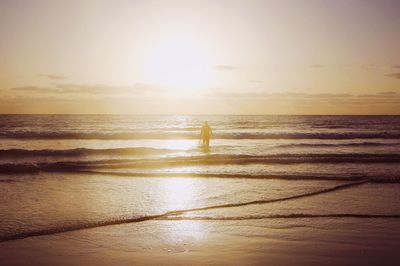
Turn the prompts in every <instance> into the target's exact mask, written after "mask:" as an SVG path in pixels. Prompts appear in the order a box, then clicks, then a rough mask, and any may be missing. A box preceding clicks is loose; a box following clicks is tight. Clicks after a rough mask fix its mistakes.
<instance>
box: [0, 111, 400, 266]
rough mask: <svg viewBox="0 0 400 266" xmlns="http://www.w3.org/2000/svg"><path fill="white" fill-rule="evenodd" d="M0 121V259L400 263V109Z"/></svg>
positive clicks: (44, 261) (24, 261)
mask: <svg viewBox="0 0 400 266" xmlns="http://www.w3.org/2000/svg"><path fill="white" fill-rule="evenodd" d="M0 120H1V122H2V123H1V125H2V131H1V134H0V135H1V136H0V137H1V140H2V141H1V144H0V145H1V146H0V149H1V150H0V163H1V165H0V172H1V174H0V192H1V193H0V200H1V202H2V204H1V206H0V217H1V219H0V260H1V262H2V263H1V264H4V265H54V264H57V265H88V264H95V263H96V264H99V265H110V264H115V265H127V264H130V265H131V264H135V265H155V264H159V265H189V264H190V265H221V264H231V265H265V264H271V265H397V264H398V263H399V262H400V256H399V254H398V252H397V250H398V247H399V243H400V233H399V230H398V229H399V228H400V211H399V210H400V193H399V191H400V190H399V189H400V183H399V177H400V175H399V173H400V166H399V162H400V156H399V155H400V141H399V138H398V136H400V128H399V127H398V124H399V122H400V117H399V116H161V117H160V116H139V117H137V116H100V115H99V116H17V115H14V116H13V115H1V116H0ZM203 121H209V124H210V126H211V127H212V129H213V137H212V139H211V146H210V149H207V150H205V149H203V148H202V147H201V146H199V130H200V126H201V124H202V122H203Z"/></svg>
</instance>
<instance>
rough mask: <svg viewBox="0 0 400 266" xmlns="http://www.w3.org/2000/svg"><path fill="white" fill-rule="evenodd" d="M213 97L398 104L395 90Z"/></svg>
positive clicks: (232, 94) (272, 100) (277, 100)
mask: <svg viewBox="0 0 400 266" xmlns="http://www.w3.org/2000/svg"><path fill="white" fill-rule="evenodd" d="M214 97H218V98H223V99H227V100H229V99H232V100H233V99H234V100H239V99H244V100H246V101H255V102H257V101H263V102H265V103H267V102H294V103H295V102H297V103H303V104H315V105H318V104H321V103H322V104H323V103H326V104H335V105H336V104H339V105H340V104H345V105H348V104H350V105H351V104H353V105H374V104H400V94H398V93H396V92H390V91H389V92H379V93H373V94H346V93H296V92H284V93H262V92H261V93H258V92H249V93H219V94H216V95H214Z"/></svg>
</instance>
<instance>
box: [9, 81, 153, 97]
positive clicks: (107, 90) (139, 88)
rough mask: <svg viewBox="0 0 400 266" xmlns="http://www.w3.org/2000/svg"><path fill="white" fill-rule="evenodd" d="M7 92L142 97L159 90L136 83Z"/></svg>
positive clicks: (31, 88) (70, 85)
mask: <svg viewBox="0 0 400 266" xmlns="http://www.w3.org/2000/svg"><path fill="white" fill-rule="evenodd" d="M8 91H14V92H18V91H19V92H32V93H50V94H84V95H104V94H106V95H110V94H111V95H116V96H118V95H125V94H140V95H144V94H146V93H151V92H159V91H161V90H160V89H159V88H157V87H155V86H152V85H149V84H143V83H136V84H134V85H133V86H112V85H103V84H93V85H85V84H67V83H65V84H56V85H55V87H38V86H24V87H15V88H10V89H9V90H8Z"/></svg>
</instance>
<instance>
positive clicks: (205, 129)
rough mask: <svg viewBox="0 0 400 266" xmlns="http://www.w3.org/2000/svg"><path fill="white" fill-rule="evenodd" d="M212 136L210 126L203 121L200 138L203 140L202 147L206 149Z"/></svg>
mask: <svg viewBox="0 0 400 266" xmlns="http://www.w3.org/2000/svg"><path fill="white" fill-rule="evenodd" d="M211 136H212V130H211V127H210V126H209V125H208V122H207V121H205V122H204V124H203V126H202V127H201V133H200V138H201V140H202V142H203V147H204V148H206V149H208V148H209V147H210V138H211Z"/></svg>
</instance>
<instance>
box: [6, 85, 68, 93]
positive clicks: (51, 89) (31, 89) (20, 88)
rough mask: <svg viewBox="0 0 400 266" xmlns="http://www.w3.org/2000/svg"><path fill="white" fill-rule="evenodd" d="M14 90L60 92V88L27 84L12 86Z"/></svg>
mask: <svg viewBox="0 0 400 266" xmlns="http://www.w3.org/2000/svg"><path fill="white" fill-rule="evenodd" d="M10 90H12V91H22V92H37V93H52V92H60V90H57V89H54V88H42V87H36V86H25V87H15V88H11V89H10Z"/></svg>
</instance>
